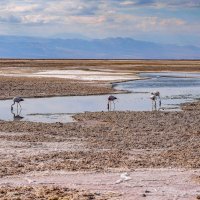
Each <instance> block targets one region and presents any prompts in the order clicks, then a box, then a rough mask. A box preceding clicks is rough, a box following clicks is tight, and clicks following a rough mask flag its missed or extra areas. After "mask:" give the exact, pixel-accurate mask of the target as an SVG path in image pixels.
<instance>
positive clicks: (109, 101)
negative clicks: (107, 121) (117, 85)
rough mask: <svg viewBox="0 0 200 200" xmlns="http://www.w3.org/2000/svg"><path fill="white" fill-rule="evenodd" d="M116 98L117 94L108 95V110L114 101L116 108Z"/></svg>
mask: <svg viewBox="0 0 200 200" xmlns="http://www.w3.org/2000/svg"><path fill="white" fill-rule="evenodd" d="M115 100H117V97H115V96H112V95H111V96H109V97H108V104H107V107H108V110H110V108H111V103H112V102H113V104H114V108H115Z"/></svg>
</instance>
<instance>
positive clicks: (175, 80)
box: [0, 73, 200, 123]
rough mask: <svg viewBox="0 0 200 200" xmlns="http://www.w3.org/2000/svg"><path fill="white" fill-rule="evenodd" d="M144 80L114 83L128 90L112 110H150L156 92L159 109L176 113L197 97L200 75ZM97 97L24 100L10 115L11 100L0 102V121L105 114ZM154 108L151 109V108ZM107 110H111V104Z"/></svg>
mask: <svg viewBox="0 0 200 200" xmlns="http://www.w3.org/2000/svg"><path fill="white" fill-rule="evenodd" d="M140 76H141V77H143V78H148V79H145V80H137V81H129V82H123V83H119V84H115V87H116V88H117V89H124V90H128V91H131V92H132V93H129V94H117V95H115V96H116V97H117V98H118V101H117V102H116V105H115V110H119V111H128V110H129V111H151V110H152V102H151V100H150V98H149V97H150V92H152V91H156V90H158V91H160V93H161V98H162V106H161V110H180V108H179V105H180V103H184V102H190V101H194V99H197V98H200V90H199V88H200V73H141V74H140ZM108 96H109V95H100V96H73V97H51V98H33V99H31V98H30V99H29V98H27V99H25V101H24V102H22V103H21V105H22V110H20V109H18V110H17V107H16V106H15V107H14V110H13V113H11V110H10V105H11V104H12V100H2V101H0V111H1V112H0V119H2V120H10V121H11V120H21V121H33V122H49V123H52V122H73V118H72V115H74V114H75V113H83V112H95V111H107V98H108ZM153 109H155V108H153ZM157 109H158V107H157ZM111 110H114V105H112V107H111Z"/></svg>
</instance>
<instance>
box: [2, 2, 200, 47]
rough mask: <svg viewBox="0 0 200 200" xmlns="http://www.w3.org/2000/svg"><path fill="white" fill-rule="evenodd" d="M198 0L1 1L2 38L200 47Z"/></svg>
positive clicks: (199, 8)
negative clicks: (118, 40) (119, 39)
mask: <svg viewBox="0 0 200 200" xmlns="http://www.w3.org/2000/svg"><path fill="white" fill-rule="evenodd" d="M199 21H200V1H199V0H168V1H166V0H56V1H55V0H48V1H46V0H1V6H0V35H18V36H20V35H21V36H36V37H38V36H40V37H49V38H91V39H92V38H107V37H130V38H134V39H137V40H144V41H152V42H157V43H166V44H178V45H195V46H199V47H200V36H199V33H200V23H199Z"/></svg>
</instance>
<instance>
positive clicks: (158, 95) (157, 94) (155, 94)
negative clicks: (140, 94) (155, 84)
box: [151, 91, 161, 106]
mask: <svg viewBox="0 0 200 200" xmlns="http://www.w3.org/2000/svg"><path fill="white" fill-rule="evenodd" d="M151 95H152V96H153V95H154V96H155V97H156V99H155V100H154V101H155V102H156V100H157V98H159V106H161V98H160V92H159V91H155V92H152V93H151Z"/></svg>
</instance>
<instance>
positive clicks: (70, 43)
mask: <svg viewBox="0 0 200 200" xmlns="http://www.w3.org/2000/svg"><path fill="white" fill-rule="evenodd" d="M0 58H55V59H56V58H73V59H76V58H85V59H87V58H88V59H90V58H91V59H98V58H99V59H200V48H199V47H195V46H178V45H166V44H157V43H153V42H145V41H138V40H134V39H131V38H106V39H94V40H84V39H46V38H34V37H21V36H0Z"/></svg>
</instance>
